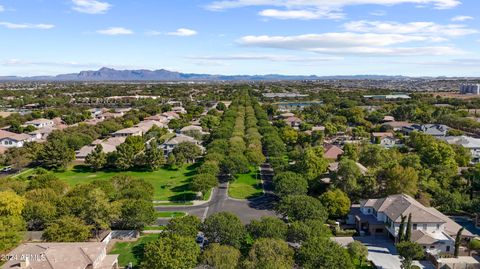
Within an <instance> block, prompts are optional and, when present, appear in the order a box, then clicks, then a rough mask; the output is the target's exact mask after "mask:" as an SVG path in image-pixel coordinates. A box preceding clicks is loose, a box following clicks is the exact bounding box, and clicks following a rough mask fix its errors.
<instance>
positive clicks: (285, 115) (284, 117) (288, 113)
mask: <svg viewBox="0 0 480 269" xmlns="http://www.w3.org/2000/svg"><path fill="white" fill-rule="evenodd" d="M290 117H295V114H293V113H291V112H286V113H283V114H280V118H282V119H288V118H290Z"/></svg>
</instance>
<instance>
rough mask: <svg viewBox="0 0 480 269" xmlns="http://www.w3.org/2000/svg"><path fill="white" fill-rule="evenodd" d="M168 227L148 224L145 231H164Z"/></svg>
mask: <svg viewBox="0 0 480 269" xmlns="http://www.w3.org/2000/svg"><path fill="white" fill-rule="evenodd" d="M166 228H167V227H166V226H146V227H145V228H143V230H144V231H163V230H165V229H166Z"/></svg>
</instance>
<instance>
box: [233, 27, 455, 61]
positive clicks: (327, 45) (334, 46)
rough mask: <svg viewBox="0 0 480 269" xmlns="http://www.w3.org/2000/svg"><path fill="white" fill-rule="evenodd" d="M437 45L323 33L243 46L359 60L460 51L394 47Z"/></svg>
mask: <svg viewBox="0 0 480 269" xmlns="http://www.w3.org/2000/svg"><path fill="white" fill-rule="evenodd" d="M428 41H430V42H432V41H436V40H435V39H432V38H430V37H427V36H416V35H401V34H374V33H349V32H347V33H324V34H306V35H297V36H267V35H263V36H245V37H242V38H241V39H240V40H238V42H239V43H240V44H241V45H244V46H250V47H263V48H277V49H289V50H302V51H310V52H317V53H321V54H336V55H342V54H343V55H357V56H408V55H450V54H460V53H462V52H461V51H460V50H458V49H456V48H454V47H449V46H420V47H418V46H412V47H392V46H396V45H400V44H405V43H412V42H422V43H425V42H428Z"/></svg>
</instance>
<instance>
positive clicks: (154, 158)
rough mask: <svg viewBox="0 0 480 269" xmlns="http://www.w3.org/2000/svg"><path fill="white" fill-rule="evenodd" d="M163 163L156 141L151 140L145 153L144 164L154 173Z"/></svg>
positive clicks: (161, 153) (163, 159) (164, 161)
mask: <svg viewBox="0 0 480 269" xmlns="http://www.w3.org/2000/svg"><path fill="white" fill-rule="evenodd" d="M165 163H166V160H165V155H164V154H163V150H161V149H160V148H159V147H158V142H157V140H156V139H153V140H152V141H150V143H149V146H148V147H147V149H146V151H145V164H146V166H147V168H148V169H150V170H152V171H156V170H158V169H159V168H160V167H161V166H162V165H164V164H165Z"/></svg>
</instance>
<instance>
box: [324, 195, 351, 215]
mask: <svg viewBox="0 0 480 269" xmlns="http://www.w3.org/2000/svg"><path fill="white" fill-rule="evenodd" d="M320 201H321V202H322V204H323V206H325V208H326V209H327V211H328V215H329V216H330V218H333V219H337V218H342V217H345V216H346V215H347V214H348V212H349V211H350V204H351V203H350V199H349V198H348V195H347V194H346V193H344V192H343V191H341V190H340V189H333V190H328V191H326V192H325V193H323V194H322V195H321V196H320Z"/></svg>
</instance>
